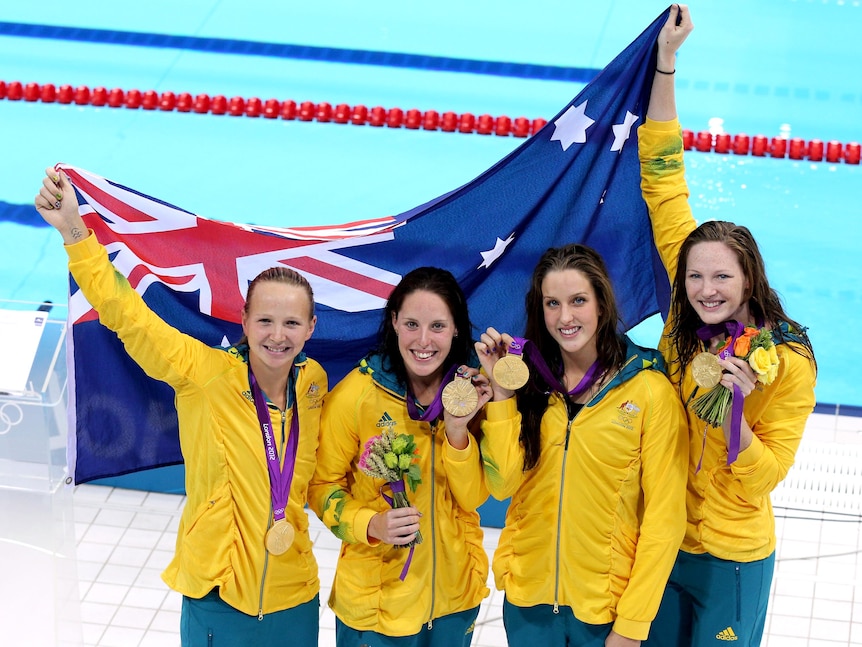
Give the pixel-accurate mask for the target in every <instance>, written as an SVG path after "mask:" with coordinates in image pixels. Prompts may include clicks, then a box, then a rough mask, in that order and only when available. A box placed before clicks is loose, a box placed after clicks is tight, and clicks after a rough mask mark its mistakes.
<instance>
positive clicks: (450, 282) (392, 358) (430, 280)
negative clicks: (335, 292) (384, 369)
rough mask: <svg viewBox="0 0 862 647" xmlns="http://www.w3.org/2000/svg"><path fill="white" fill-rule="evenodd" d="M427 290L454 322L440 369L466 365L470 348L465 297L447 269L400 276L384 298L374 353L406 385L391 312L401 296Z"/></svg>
mask: <svg viewBox="0 0 862 647" xmlns="http://www.w3.org/2000/svg"><path fill="white" fill-rule="evenodd" d="M420 290H421V291H425V292H430V293H432V294H436V295H437V296H438V297H440V298H441V299H442V300H443V302H444V303H445V304H446V306H447V307H448V308H449V313H450V314H451V315H452V319H453V320H454V322H455V330H456V331H457V332H456V336H455V337H454V338H453V339H452V347H451V349H450V350H449V355H448V356H447V357H446V360H445V361H444V362H443V367H444V370H446V369H448V368H449V367H450V366H452V365H453V364H456V365H459V366H460V365H461V364H466V363H467V362H468V360H469V359H470V351H471V349H472V348H473V341H472V330H473V325H472V324H471V323H470V315H469V312H468V310H467V299H466V298H465V297H464V292H463V291H462V290H461V287H460V286H459V285H458V282H457V281H456V280H455V277H454V276H452V273H451V272H448V271H447V270H443V269H440V268H437V267H419V268H416V269H415V270H412V271H410V272H408V273H407V274H405V275H404V277H403V278H402V279H401V281H400V282H399V283H398V285H396V286H395V289H394V290H392V293H391V294H390V295H389V299H388V300H387V301H386V308H385V309H384V311H383V321H382V322H381V324H380V330H379V332H378V335H377V336H378V347H377V352H378V353H380V354H381V355H382V356H383V357H384V358H385V359H387V360H388V361H389V365H390V366H391V368H392V371H393V372H394V373H395V376H396V377H397V378H398V381H399V382H400V383H401V384H402V385H403V386H404V387H405V388H406V387H407V368H406V367H405V366H404V358H402V357H401V352H400V350H399V349H398V335H397V334H396V333H395V326H394V325H393V323H392V315H393V314H394V315H396V317H397V315H398V313H399V312H400V311H401V307H402V306H403V305H404V299H406V298H407V297H408V296H409V295H411V294H413V293H414V292H418V291H420Z"/></svg>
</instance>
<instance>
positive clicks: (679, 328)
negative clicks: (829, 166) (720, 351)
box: [669, 220, 814, 388]
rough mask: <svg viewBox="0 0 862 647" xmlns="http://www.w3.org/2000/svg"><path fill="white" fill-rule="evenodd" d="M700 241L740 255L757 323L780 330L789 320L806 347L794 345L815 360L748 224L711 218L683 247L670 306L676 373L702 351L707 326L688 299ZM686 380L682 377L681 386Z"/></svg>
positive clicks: (673, 369) (680, 373)
mask: <svg viewBox="0 0 862 647" xmlns="http://www.w3.org/2000/svg"><path fill="white" fill-rule="evenodd" d="M699 243H723V244H724V245H726V246H727V248H728V249H730V251H732V252H733V253H734V254H735V255H736V259H737V261H738V262H739V266H740V267H741V268H742V275H743V278H744V279H745V282H746V283H747V284H748V287H747V288H746V293H745V294H743V301H748V309H749V312H750V313H751V316H752V317H753V318H754V321H755V322H756V323H757V325H766V326H770V327H772V328H773V330H775V331H776V332H777V327H778V324H780V323H781V322H787V323H788V324H789V326H790V328H791V330H792V332H793V333H794V335H796V336H798V337H799V339H800V340H801V343H802V349H801V350H800V349H799V348H798V347H797V346H791V348H792V349H793V350H794V351H795V352H798V353H799V354H800V355H803V356H805V357H808V358H809V359H811V360H812V361H814V349H813V348H812V346H811V341H810V340H809V339H808V335H807V334H805V329H804V328H803V327H802V326H801V325H800V324H798V323H797V322H795V321H794V320H793V319H791V318H790V317H789V316H788V315H787V313H786V312H785V311H784V306H783V305H782V304H781V299H780V298H779V296H778V293H776V292H775V290H773V289H772V288H771V287H770V286H769V281H768V280H767V278H766V264H765V263H764V262H763V256H762V255H761V253H760V248H759V247H758V246H757V242H756V241H755V240H754V236H752V235H751V231H749V229H748V227H744V226H742V225H736V224H734V223H732V222H726V221H722V220H710V221H708V222H705V223H703V224H702V225H700V226H699V227H698V228H697V229H695V230H694V231H693V232H691V233H690V234H689V235H688V237H687V238H686V239H685V241H684V242H683V244H682V247H680V250H679V260H678V263H677V268H676V276H675V277H674V279H673V290H672V296H671V305H670V318H671V321H672V322H673V324H672V327H671V328H670V330H669V336H670V340H669V341H670V343H671V345H672V346H673V347H674V348H675V350H676V353H677V356H678V357H679V360H678V364H677V365H676V366H673V367H670V370H671V372H672V374H673V375H677V374H678V375H684V374H685V369H686V367H687V366H688V365H689V364H690V363H691V360H692V359H693V358H694V356H695V355H696V354H697V353H699V352H700V351H701V350H702V344H701V340H700V339H699V338H698V336H697V330H698V328H700V327H701V326H702V325H703V322H702V321H701V319H700V317H699V316H698V315H697V312H696V311H695V309H694V307H693V306H692V305H691V303H690V302H689V300H688V293H687V292H686V288H685V278H686V273H687V271H688V258H689V255H690V254H691V250H692V248H693V247H694V246H695V245H697V244H699ZM681 385H682V380H680V388H681Z"/></svg>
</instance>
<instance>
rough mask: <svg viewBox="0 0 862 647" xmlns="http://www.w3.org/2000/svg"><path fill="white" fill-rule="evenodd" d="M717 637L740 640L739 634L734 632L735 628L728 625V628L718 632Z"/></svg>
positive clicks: (719, 638)
mask: <svg viewBox="0 0 862 647" xmlns="http://www.w3.org/2000/svg"><path fill="white" fill-rule="evenodd" d="M715 637H716V639H718V640H739V636H737V635H736V634H735V633H733V628H732V627H728V628H727V629H722V630H721V631H719V632H718V633H717V634H715Z"/></svg>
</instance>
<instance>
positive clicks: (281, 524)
mask: <svg viewBox="0 0 862 647" xmlns="http://www.w3.org/2000/svg"><path fill="white" fill-rule="evenodd" d="M295 535H296V533H295V531H294V530H293V525H292V524H291V523H290V522H289V521H288V520H287V519H279V520H278V521H276V522H275V523H274V524H272V527H271V528H270V529H269V530H267V531H266V537H265V538H264V543H265V544H266V549H267V550H268V551H269V552H270V553H272V554H273V555H281V554H282V553H286V552H287V549H288V548H290V547H291V545H292V544H293V538H294V536H295Z"/></svg>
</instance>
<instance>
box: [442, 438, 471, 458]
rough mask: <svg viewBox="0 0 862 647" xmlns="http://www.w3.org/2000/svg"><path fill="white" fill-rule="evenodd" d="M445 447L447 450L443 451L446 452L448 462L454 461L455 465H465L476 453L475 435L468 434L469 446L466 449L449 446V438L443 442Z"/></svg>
mask: <svg viewBox="0 0 862 647" xmlns="http://www.w3.org/2000/svg"><path fill="white" fill-rule="evenodd" d="M443 447H444V448H445V449H444V450H443V451H444V452H446V458H447V460H450V461H453V462H455V463H463V462H464V461H466V460H468V459H469V458H470V457H471V456H473V455H474V454H475V452H474V451H473V449H474V447H475V443H474V442H473V434H471V433H470V432H469V431H468V432H467V446H466V447H465V448H464V449H458V448H456V447H452V445H450V444H449V438H448V437H447V438H446V439H445V441H444V442H443Z"/></svg>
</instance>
